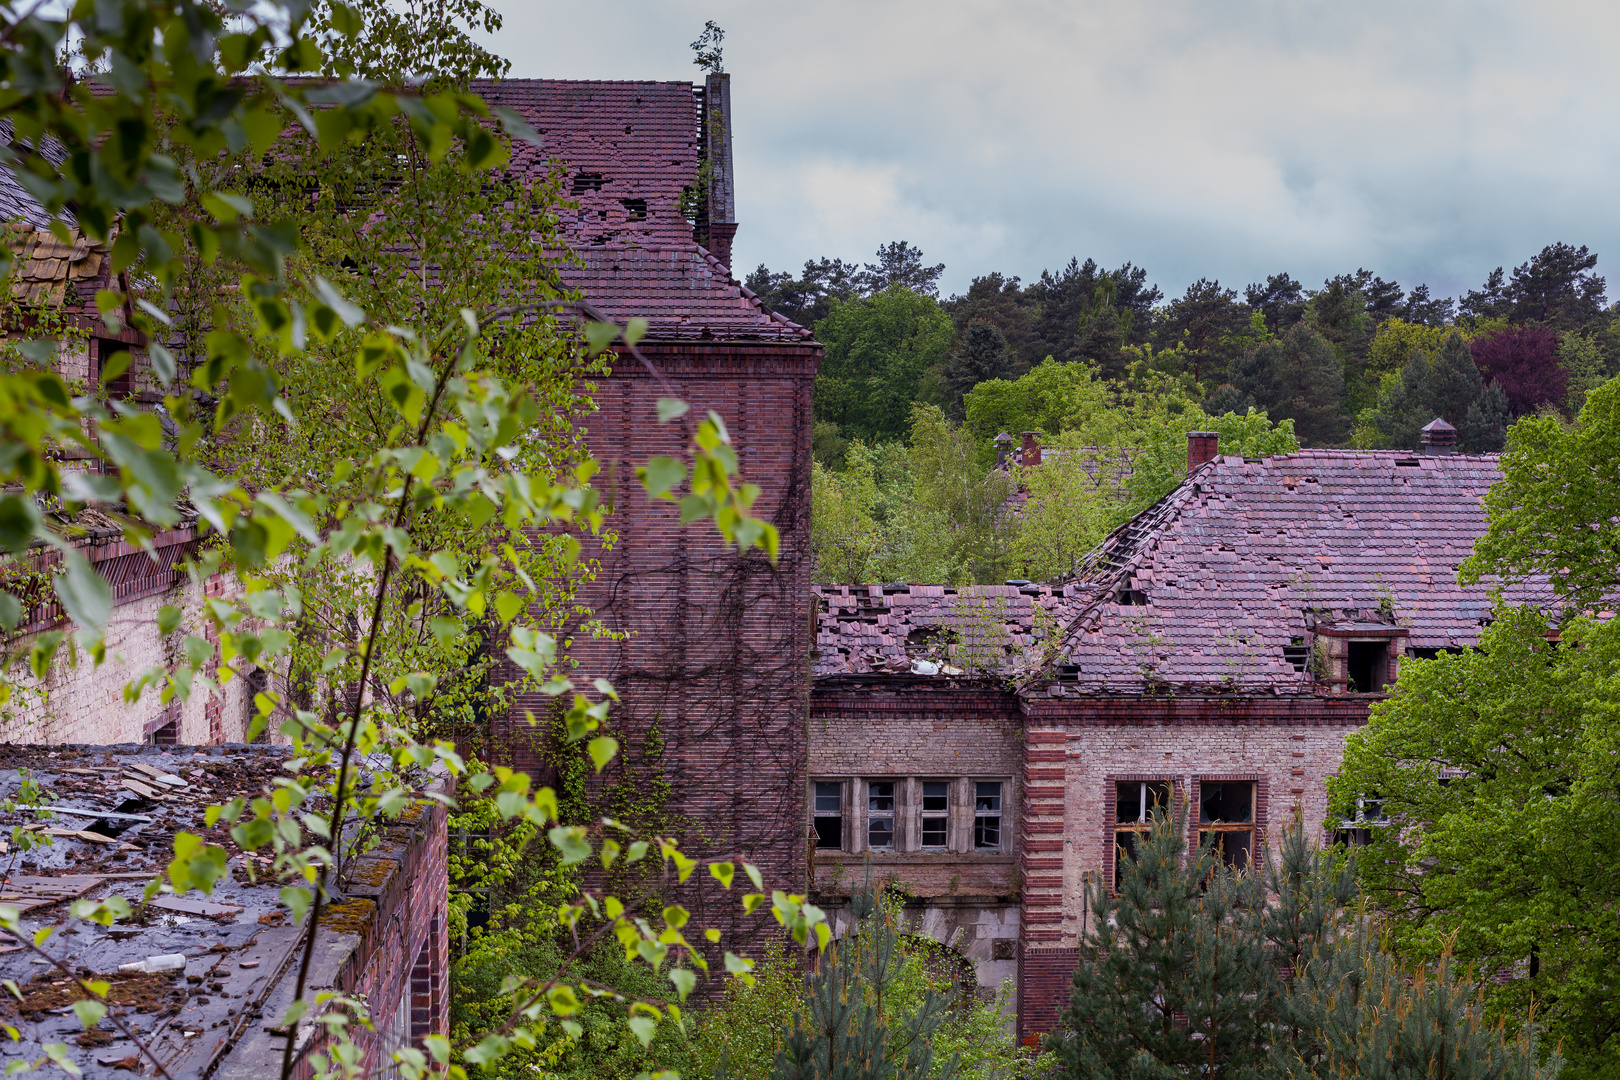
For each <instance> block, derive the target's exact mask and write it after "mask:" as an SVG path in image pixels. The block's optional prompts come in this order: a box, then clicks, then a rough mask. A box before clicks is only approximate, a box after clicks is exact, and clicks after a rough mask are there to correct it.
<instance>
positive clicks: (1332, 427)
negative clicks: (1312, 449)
mask: <svg viewBox="0 0 1620 1080" xmlns="http://www.w3.org/2000/svg"><path fill="white" fill-rule="evenodd" d="M1230 375H1231V381H1232V385H1233V386H1235V387H1236V388H1237V389H1238V390H1240V391H1242V392H1243V393H1246V394H1249V395H1250V396H1252V397H1253V398H1254V403H1255V406H1256V407H1257V408H1260V409H1264V410H1265V412H1266V415H1267V416H1269V417H1271V418H1272V419H1273V420H1281V419H1283V418H1288V419H1291V420H1293V421H1294V430H1295V432H1297V433H1298V435H1299V440H1300V442H1302V443H1305V444H1306V445H1309V446H1332V445H1334V444H1336V443H1338V442H1341V441H1343V439H1344V437H1345V434H1346V422H1345V417H1344V414H1343V412H1342V411H1341V408H1342V406H1343V404H1344V363H1343V361H1341V360H1340V359H1339V357H1338V355H1337V354H1336V353H1334V351H1333V347H1332V346H1330V345H1329V344H1328V343H1327V341H1326V340H1325V339H1323V337H1322V336H1321V335H1320V334H1318V333H1316V332H1315V331H1314V330H1312V329H1311V328H1310V326H1308V325H1306V324H1305V323H1297V324H1295V325H1294V326H1292V327H1290V328H1289V329H1288V331H1287V332H1286V333H1284V334H1283V336H1282V337H1280V338H1277V339H1275V340H1273V341H1268V342H1266V343H1265V344H1263V345H1261V346H1260V347H1259V348H1257V349H1255V350H1254V351H1252V352H1250V353H1249V354H1248V355H1247V356H1244V357H1241V358H1240V359H1238V360H1235V361H1233V363H1232V368H1231V372H1230Z"/></svg>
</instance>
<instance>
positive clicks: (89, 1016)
mask: <svg viewBox="0 0 1620 1080" xmlns="http://www.w3.org/2000/svg"><path fill="white" fill-rule="evenodd" d="M73 1015H74V1016H77V1017H78V1018H79V1023H81V1024H83V1025H84V1029H85V1030H86V1031H89V1030H90V1029H91V1028H93V1027H95V1026H96V1025H97V1024H99V1023H101V1019H102V1017H104V1016H106V1015H107V1006H105V1005H103V1004H102V1003H101V1002H99V1001H75V1002H74V1003H73Z"/></svg>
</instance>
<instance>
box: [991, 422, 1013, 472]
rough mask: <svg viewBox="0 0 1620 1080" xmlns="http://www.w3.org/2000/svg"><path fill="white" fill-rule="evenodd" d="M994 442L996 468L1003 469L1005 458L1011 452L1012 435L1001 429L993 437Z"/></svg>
mask: <svg viewBox="0 0 1620 1080" xmlns="http://www.w3.org/2000/svg"><path fill="white" fill-rule="evenodd" d="M994 442H995V444H996V468H998V469H1005V468H1006V467H1007V458H1008V457H1009V456H1011V454H1012V436H1011V435H1009V434H1007V433H1006V432H1005V431H1003V432H1002V433H1001V434H1000V435H997V436H996V437H995V439H994Z"/></svg>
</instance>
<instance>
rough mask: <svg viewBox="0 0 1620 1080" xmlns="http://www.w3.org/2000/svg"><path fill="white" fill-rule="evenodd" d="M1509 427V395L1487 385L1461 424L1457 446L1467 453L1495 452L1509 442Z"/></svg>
mask: <svg viewBox="0 0 1620 1080" xmlns="http://www.w3.org/2000/svg"><path fill="white" fill-rule="evenodd" d="M1507 426H1508V401H1507V395H1506V394H1504V393H1503V392H1502V388H1501V387H1500V386H1498V385H1496V384H1495V383H1487V384H1486V386H1485V389H1484V390H1483V391H1481V393H1480V395H1479V398H1478V400H1476V401H1475V402H1474V403H1473V404H1472V405H1470V406H1469V407H1468V415H1467V417H1465V418H1464V419H1463V422H1462V423H1461V424H1458V425H1457V443H1458V445H1459V446H1461V447H1462V450H1463V452H1464V453H1467V454H1491V453H1495V452H1496V451H1498V450H1500V449H1502V447H1503V445H1505V444H1506V443H1507Z"/></svg>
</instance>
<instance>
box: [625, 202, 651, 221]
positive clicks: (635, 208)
mask: <svg viewBox="0 0 1620 1080" xmlns="http://www.w3.org/2000/svg"><path fill="white" fill-rule="evenodd" d="M619 202H621V203H623V204H624V218H625V220H626V221H646V220H647V200H646V199H620V200H619Z"/></svg>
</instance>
